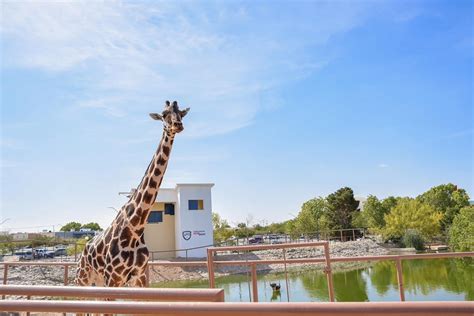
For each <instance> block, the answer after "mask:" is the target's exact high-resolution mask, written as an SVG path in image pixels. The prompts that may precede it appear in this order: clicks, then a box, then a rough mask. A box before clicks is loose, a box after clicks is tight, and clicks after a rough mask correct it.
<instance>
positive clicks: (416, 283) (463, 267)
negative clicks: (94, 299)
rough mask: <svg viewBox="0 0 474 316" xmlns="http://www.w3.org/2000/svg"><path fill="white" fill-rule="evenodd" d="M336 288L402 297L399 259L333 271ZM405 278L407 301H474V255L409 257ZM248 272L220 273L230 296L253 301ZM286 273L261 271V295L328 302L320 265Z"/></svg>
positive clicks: (366, 296)
mask: <svg viewBox="0 0 474 316" xmlns="http://www.w3.org/2000/svg"><path fill="white" fill-rule="evenodd" d="M333 279H334V292H335V296H336V300H337V301H339V302H364V301H398V300H399V292H398V283H397V273H396V268H395V263H394V262H392V261H380V262H377V263H374V264H372V265H371V266H368V267H366V268H361V269H356V270H351V271H339V272H334V273H333ZM403 279H404V283H405V284H404V286H405V298H406V300H407V301H473V300H474V261H473V260H472V259H469V258H468V259H432V260H426V259H424V260H406V261H404V262H403ZM249 281H250V277H249V276H248V275H232V276H226V277H221V278H217V279H216V285H217V287H219V288H223V289H224V291H225V297H226V301H229V302H248V301H250V297H251V293H250V291H251V290H250V288H251V284H250V283H249ZM273 282H275V283H280V284H281V290H280V293H275V294H274V293H273V292H272V289H271V287H270V283H273ZM288 283H289V290H287V288H286V280H285V275H284V274H283V273H279V274H264V273H262V272H259V275H258V293H259V301H261V302H269V301H278V302H279V301H282V302H286V301H287V300H288V298H287V295H289V299H290V301H291V302H326V301H328V300H329V297H328V290H327V281H326V275H325V274H324V273H322V272H321V271H320V270H308V271H304V272H298V273H296V272H294V273H289V274H288ZM154 286H156V287H184V288H207V287H208V282H207V280H204V281H173V282H162V283H158V284H154Z"/></svg>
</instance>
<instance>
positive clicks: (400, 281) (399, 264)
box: [396, 258, 405, 302]
mask: <svg viewBox="0 0 474 316" xmlns="http://www.w3.org/2000/svg"><path fill="white" fill-rule="evenodd" d="M396 265H397V280H398V291H399V292H400V301H402V302H404V301H405V290H404V288H403V269H402V260H401V259H400V258H397V260H396Z"/></svg>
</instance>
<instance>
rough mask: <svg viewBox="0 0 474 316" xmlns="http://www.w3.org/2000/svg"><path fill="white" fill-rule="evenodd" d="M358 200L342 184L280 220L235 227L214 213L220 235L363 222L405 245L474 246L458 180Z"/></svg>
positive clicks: (473, 210)
mask: <svg viewBox="0 0 474 316" xmlns="http://www.w3.org/2000/svg"><path fill="white" fill-rule="evenodd" d="M359 204H360V202H359V201H358V200H356V199H355V198H354V192H353V190H352V189H351V188H349V187H343V188H341V189H339V190H337V191H336V192H334V193H331V194H329V195H328V196H326V197H315V198H313V199H310V200H308V201H306V202H304V203H303V205H302V206H301V209H300V211H299V212H298V215H297V216H296V217H295V218H294V219H292V220H288V221H285V222H281V223H272V224H270V225H259V224H255V225H249V221H247V222H246V223H239V224H237V226H236V227H235V228H231V227H230V225H229V224H228V223H227V221H226V220H224V219H221V218H220V216H219V215H218V214H214V215H213V225H214V236H215V241H216V242H219V241H223V240H227V239H229V238H231V237H232V236H234V237H238V238H242V237H248V236H251V235H254V234H264V233H285V234H289V235H290V236H292V237H296V236H300V235H308V234H314V233H316V232H330V231H333V230H340V229H350V228H364V229H367V230H368V231H369V232H370V233H371V234H374V235H379V236H381V237H382V238H383V239H384V240H385V241H392V242H395V243H398V244H400V245H401V246H406V247H415V248H417V249H422V248H424V243H426V242H431V241H433V240H434V239H435V238H438V239H441V240H445V241H448V242H449V245H450V246H451V248H452V249H453V250H456V251H473V250H474V206H472V205H470V204H469V195H468V194H467V192H466V191H465V190H464V189H462V188H459V187H458V186H456V185H454V184H451V183H448V184H442V185H438V186H435V187H432V188H431V189H429V190H428V191H426V192H424V193H422V194H420V195H419V196H417V197H415V198H411V197H395V196H389V197H387V198H384V199H379V198H377V197H376V196H375V195H369V196H368V198H367V200H366V201H365V203H364V204H363V205H359ZM361 208H362V210H361ZM351 234H352V233H351Z"/></svg>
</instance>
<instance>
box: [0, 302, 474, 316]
mask: <svg viewBox="0 0 474 316" xmlns="http://www.w3.org/2000/svg"><path fill="white" fill-rule="evenodd" d="M0 310H2V311H5V312H44V313H48V312H49V313H52V312H56V313H58V312H59V313H115V314H151V315H163V314H165V315H175V316H199V315H202V316H242V315H245V316H265V315H269V316H295V315H298V316H300V315H318V316H346V315H347V316H349V315H351V316H378V315H380V316H402V315H403V316H412V315H416V316H437V315H440V316H441V315H442V316H472V315H473V313H474V302H403V303H402V302H376V303H375V302H374V303H365V302H363V303H259V304H254V303H219V302H216V303H201V302H197V303H196V302H194V303H188V302H186V303H184V302H174V303H164V302H158V303H155V302H103V301H102V302H100V301H95V302H94V301H54V302H52V301H12V300H9V301H0Z"/></svg>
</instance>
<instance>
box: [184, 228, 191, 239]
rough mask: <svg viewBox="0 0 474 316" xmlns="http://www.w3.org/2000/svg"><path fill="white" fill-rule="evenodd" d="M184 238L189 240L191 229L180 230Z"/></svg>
mask: <svg viewBox="0 0 474 316" xmlns="http://www.w3.org/2000/svg"><path fill="white" fill-rule="evenodd" d="M182 235H183V238H184V240H190V239H191V231H190V230H183V232H182Z"/></svg>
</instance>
